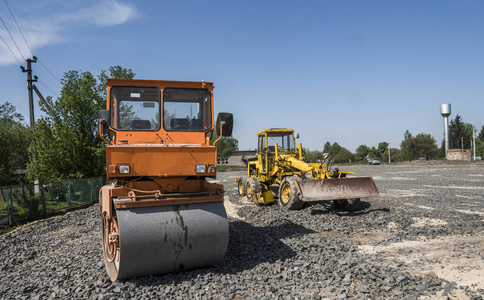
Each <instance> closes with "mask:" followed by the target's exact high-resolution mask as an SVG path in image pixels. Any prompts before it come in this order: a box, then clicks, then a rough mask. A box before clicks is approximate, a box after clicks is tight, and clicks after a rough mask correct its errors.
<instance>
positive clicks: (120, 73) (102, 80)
mask: <svg viewBox="0 0 484 300" xmlns="http://www.w3.org/2000/svg"><path fill="white" fill-rule="evenodd" d="M108 70H109V75H110V76H108V75H107V74H106V71H105V70H101V74H99V76H98V77H97V78H98V82H99V83H98V85H97V90H98V92H99V93H100V95H101V97H102V98H103V99H106V93H107V91H106V82H107V81H108V78H118V79H133V78H134V76H135V75H136V73H133V71H132V70H131V69H126V68H122V67H121V66H110V67H109V69H108ZM104 107H105V105H104Z"/></svg>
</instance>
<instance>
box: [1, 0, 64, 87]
mask: <svg viewBox="0 0 484 300" xmlns="http://www.w3.org/2000/svg"><path fill="white" fill-rule="evenodd" d="M3 2H5V5H6V6H7V8H8V11H9V12H10V15H11V16H12V19H13V20H14V22H15V25H17V29H18V31H19V32H20V34H21V35H22V38H23V39H24V41H25V44H26V45H27V47H28V48H29V50H30V54H32V56H35V55H34V52H33V51H32V48H31V47H30V45H29V42H27V39H26V38H25V35H24V33H23V31H22V29H20V25H19V24H18V22H17V19H15V16H14V15H13V12H12V10H11V9H10V6H9V5H8V3H7V0H3ZM2 22H3V20H2ZM4 25H5V23H4ZM5 28H6V26H5ZM7 31H8V29H7ZM12 39H13V38H12ZM14 43H15V41H14ZM15 45H17V44H15ZM17 49H18V47H17ZM19 52H20V50H19ZM20 54H22V53H20ZM22 57H23V56H22ZM24 59H25V57H24ZM37 61H38V62H39V63H40V64H41V65H42V67H44V68H45V69H46V70H47V72H49V73H50V75H52V77H54V78H55V80H57V81H58V82H59V83H60V84H62V83H61V81H60V80H59V78H57V77H56V76H55V75H54V73H52V71H51V70H50V69H49V68H47V66H46V65H44V64H43V63H42V62H41V61H39V60H38V59H37Z"/></svg>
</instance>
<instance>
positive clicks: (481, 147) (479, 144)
mask: <svg viewBox="0 0 484 300" xmlns="http://www.w3.org/2000/svg"><path fill="white" fill-rule="evenodd" d="M476 156H484V141H483V140H480V139H476Z"/></svg>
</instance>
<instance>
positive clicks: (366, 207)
mask: <svg viewBox="0 0 484 300" xmlns="http://www.w3.org/2000/svg"><path fill="white" fill-rule="evenodd" d="M318 204H319V205H322V206H324V208H325V209H319V208H314V209H312V211H311V214H312V215H328V214H334V215H337V216H361V215H366V214H369V213H371V212H390V209H388V208H378V209H370V207H371V204H370V202H366V201H361V202H360V206H359V207H358V210H355V211H341V210H337V209H335V208H334V206H333V204H332V202H331V201H324V202H323V201H322V202H319V203H318ZM308 208H311V204H309V207H308Z"/></svg>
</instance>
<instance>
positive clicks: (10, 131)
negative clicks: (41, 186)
mask: <svg viewBox="0 0 484 300" xmlns="http://www.w3.org/2000/svg"><path fill="white" fill-rule="evenodd" d="M23 120H24V118H23V117H22V115H21V114H19V113H17V112H16V108H15V106H13V105H12V104H10V102H5V103H4V104H2V105H0V145H1V147H0V157H1V159H0V186H3V185H10V184H14V183H18V182H19V181H21V179H22V178H21V177H17V176H14V174H15V172H16V171H17V170H21V169H25V167H26V165H27V163H28V161H29V155H28V147H29V145H30V130H29V128H28V127H27V126H25V125H24V124H23V123H22V121H23Z"/></svg>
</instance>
